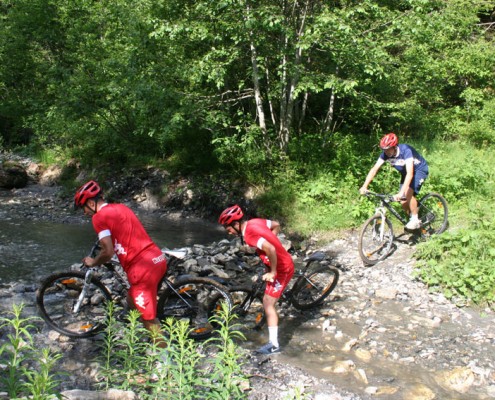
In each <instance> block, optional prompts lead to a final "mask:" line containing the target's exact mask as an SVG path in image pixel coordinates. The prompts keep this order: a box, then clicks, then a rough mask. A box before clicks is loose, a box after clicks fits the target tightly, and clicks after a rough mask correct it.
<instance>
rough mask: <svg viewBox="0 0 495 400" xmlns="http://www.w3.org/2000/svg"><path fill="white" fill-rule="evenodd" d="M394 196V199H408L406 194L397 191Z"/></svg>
mask: <svg viewBox="0 0 495 400" xmlns="http://www.w3.org/2000/svg"><path fill="white" fill-rule="evenodd" d="M393 197H394V201H404V200H406V196H404V195H403V194H402V193H397V194H396V195H394V196H393Z"/></svg>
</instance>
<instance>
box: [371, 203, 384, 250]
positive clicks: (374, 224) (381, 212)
mask: <svg viewBox="0 0 495 400" xmlns="http://www.w3.org/2000/svg"><path fill="white" fill-rule="evenodd" d="M375 213H376V214H380V220H379V221H380V229H379V230H378V232H377V229H376V223H377V221H378V220H375V221H374V222H373V239H376V238H377V233H378V235H379V237H378V239H379V240H380V242H381V241H383V237H384V236H385V218H386V217H385V213H386V210H385V208H384V207H378V208H376V210H375Z"/></svg>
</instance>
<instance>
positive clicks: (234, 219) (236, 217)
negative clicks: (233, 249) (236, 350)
mask: <svg viewBox="0 0 495 400" xmlns="http://www.w3.org/2000/svg"><path fill="white" fill-rule="evenodd" d="M243 217H244V213H243V212H242V209H241V208H240V207H239V206H238V205H235V206H232V207H229V208H227V209H225V210H224V211H223V212H222V214H221V215H220V217H219V219H218V222H219V223H220V224H221V225H223V226H224V228H225V230H226V231H227V232H228V233H229V235H236V236H240V237H241V241H245V242H246V244H247V245H248V246H251V247H256V251H257V253H258V255H259V256H260V258H261V260H262V261H263V263H264V264H265V266H266V268H267V270H266V273H265V274H264V275H263V277H262V279H263V280H264V281H266V289H265V294H264V296H263V308H264V310H265V315H266V320H267V324H268V336H269V341H268V343H266V344H265V345H263V346H262V347H260V348H259V349H258V350H257V352H258V353H261V354H273V353H279V352H280V344H279V341H278V314H277V310H276V308H275V305H276V303H277V301H278V299H279V298H280V296H281V295H282V293H283V291H284V290H285V288H286V287H287V284H288V283H289V281H290V280H291V278H292V275H294V261H293V260H292V257H291V255H290V254H289V253H288V252H287V250H285V248H284V247H283V246H282V243H281V242H280V240H279V239H278V237H277V234H278V233H279V231H280V224H279V223H278V222H277V221H271V220H267V219H261V218H254V219H250V220H244V219H243Z"/></svg>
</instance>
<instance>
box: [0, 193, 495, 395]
mask: <svg viewBox="0 0 495 400" xmlns="http://www.w3.org/2000/svg"><path fill="white" fill-rule="evenodd" d="M143 198H144V199H145V198H146V196H145V194H143V196H142V197H141V199H143ZM133 207H139V205H138V204H137V203H134V204H133ZM0 214H1V215H17V216H20V217H23V218H30V219H39V220H45V219H54V218H55V219H59V220H61V221H64V222H66V223H76V222H77V218H80V217H79V216H77V215H75V214H73V213H71V212H70V209H69V207H68V205H67V199H65V200H64V197H63V196H61V194H60V192H59V189H57V188H56V187H46V186H41V185H30V186H28V187H26V188H24V189H16V190H13V191H3V192H0ZM408 239H409V238H408V237H407V236H402V237H401V238H400V240H399V241H397V242H396V243H397V247H396V249H395V252H394V253H393V254H392V255H391V256H390V257H389V258H388V259H387V260H385V261H384V262H382V263H379V264H377V265H376V266H374V267H364V266H363V264H362V262H361V261H360V259H359V256H358V253H357V250H356V249H357V243H356V232H347V233H346V234H345V235H343V236H342V238H341V239H339V240H336V241H334V242H332V243H330V244H328V245H327V246H325V247H324V248H322V249H319V250H323V251H325V252H326V253H327V254H328V256H329V257H330V258H332V259H333V260H334V261H335V262H336V263H339V264H340V265H341V267H340V268H341V279H340V282H339V285H338V286H337V288H336V289H335V291H334V292H333V293H332V295H331V296H330V298H329V299H328V300H327V301H326V302H325V304H324V305H323V306H322V307H320V308H319V309H317V310H312V311H310V312H305V313H300V312H297V311H295V310H294V309H293V308H287V307H285V306H284V305H282V306H281V307H280V313H281V317H282V322H281V327H280V331H281V344H282V346H283V350H284V351H283V353H281V354H279V355H275V356H270V357H266V356H263V357H259V356H255V355H251V354H250V353H249V352H250V350H252V349H254V348H255V347H256V346H258V345H259V343H260V342H261V341H263V340H265V339H266V337H265V332H262V333H261V334H259V333H258V334H253V335H252V336H249V340H248V341H247V342H246V343H244V344H243V347H244V348H245V349H246V350H247V354H249V355H248V356H247V358H246V366H245V368H246V372H247V373H248V375H249V376H250V379H249V387H248V390H247V391H246V396H247V398H248V399H253V400H258V399H260V400H261V399H281V400H282V399H297V398H306V399H319V400H323V399H328V400H330V399H331V400H343V399H345V400H355V399H356V400H357V399H390V400H399V399H404V400H406V399H407V400H410V399H417V400H420V399H421V400H422V399H425V400H426V399H456V400H468V399H469V400H477V399H480V400H481V399H483V400H484V399H492V398H495V330H494V323H495V315H494V313H493V312H492V311H490V310H488V309H486V310H479V309H474V308H469V307H459V306H457V305H455V304H452V303H451V302H450V301H448V300H447V299H445V298H444V297H443V296H441V295H438V294H431V293H429V292H428V289H427V288H426V287H425V286H424V285H423V284H422V283H421V282H419V281H417V280H416V279H415V278H414V274H413V272H414V259H413V258H412V254H413V252H414V246H413V245H411V244H410V242H409V240H408ZM219 246H220V247H222V248H223V250H222V252H221V253H219V252H218V249H219ZM235 246H237V244H236V243H235V242H232V244H231V245H230V244H229V246H227V247H228V249H227V247H226V243H225V242H223V243H221V244H220V243H212V244H211V245H210V246H202V247H201V246H200V247H197V248H196V249H195V250H194V249H193V248H191V254H192V256H191V259H194V261H190V263H191V265H192V266H194V265H196V264H195V262H196V263H197V265H198V266H200V265H202V266H207V267H208V268H210V270H211V271H215V272H216V273H218V272H219V271H222V272H225V273H228V274H230V273H231V272H229V270H228V268H226V266H227V264H228V262H229V260H232V259H233V258H235V257H238V256H239V253H238V252H237V250H236V247H235ZM199 250H201V251H199ZM314 250H316V249H308V251H314ZM218 254H222V255H223V256H222V257H219V256H218ZM212 267H214V268H212ZM194 268H196V267H194ZM198 268H199V267H198ZM35 286H36V285H35V284H26V283H18V284H17V285H14V286H8V287H3V288H2V289H1V294H0V296H1V298H2V301H1V302H0V304H1V307H0V310H1V313H2V315H4V313H5V312H6V310H8V309H9V307H10V306H11V304H12V303H14V302H17V303H18V302H24V303H25V304H26V305H27V307H26V312H27V313H31V314H35V313H36V310H35V307H34V301H33V300H34V290H35ZM40 326H42V327H43V329H42V331H41V333H40V334H37V335H36V340H37V341H39V344H40V345H45V346H49V347H54V348H59V349H60V350H61V351H62V354H63V359H62V360H61V364H60V368H61V369H63V370H66V371H69V372H70V375H68V376H67V379H66V380H65V381H64V383H63V389H64V390H69V389H85V390H86V389H94V382H93V379H94V366H92V365H87V364H85V362H84V360H83V357H82V356H81V355H82V354H83V353H84V350H85V349H87V347H85V346H91V342H90V341H87V340H86V341H78V342H75V341H71V340H67V339H66V338H64V337H60V336H59V335H57V334H55V333H53V332H51V331H49V330H48V329H47V328H46V327H45V326H44V325H43V324H41V325H40ZM0 340H2V341H3V340H5V337H0ZM74 398H75V397H74ZM80 398H84V397H80ZM87 398H89V397H87ZM122 398H123V397H122Z"/></svg>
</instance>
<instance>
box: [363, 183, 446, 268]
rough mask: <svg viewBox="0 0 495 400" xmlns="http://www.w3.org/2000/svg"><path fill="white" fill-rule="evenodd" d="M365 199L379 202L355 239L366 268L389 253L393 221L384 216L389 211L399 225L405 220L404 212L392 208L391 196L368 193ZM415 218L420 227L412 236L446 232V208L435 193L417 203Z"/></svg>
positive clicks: (404, 223) (405, 222)
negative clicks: (369, 198) (357, 238)
mask: <svg viewBox="0 0 495 400" xmlns="http://www.w3.org/2000/svg"><path fill="white" fill-rule="evenodd" d="M365 196H368V197H374V198H376V199H378V201H379V206H378V207H376V209H375V214H374V215H373V216H372V217H370V218H369V219H368V220H367V221H366V222H365V223H364V225H363V227H362V228H361V232H360V234H359V240H358V249H359V255H360V256H361V259H362V260H363V262H364V263H365V264H366V265H374V264H376V263H377V262H379V261H382V260H384V259H385V258H386V257H387V256H388V255H389V254H390V252H391V250H392V245H393V241H394V232H393V226H392V221H391V220H390V218H388V217H387V211H389V212H390V213H391V214H392V215H393V216H394V217H396V218H397V219H398V220H399V222H400V223H401V224H402V225H404V226H405V225H406V224H407V222H408V220H407V216H406V215H405V214H404V213H402V214H401V213H400V212H399V211H398V210H397V209H395V208H394V206H393V204H392V203H393V202H394V201H395V200H394V197H393V196H392V195H389V194H380V193H374V192H367V193H366V194H365ZM418 218H419V220H420V223H421V224H420V228H419V229H417V230H416V231H411V232H412V233H416V234H419V235H420V236H421V237H422V238H425V239H426V238H428V237H430V236H431V235H435V234H440V233H442V232H444V231H445V230H446V229H447V225H448V207H447V201H446V200H445V199H444V198H443V197H442V196H441V195H440V194H438V193H428V194H426V195H424V196H423V197H422V198H421V199H420V200H419V201H418Z"/></svg>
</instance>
